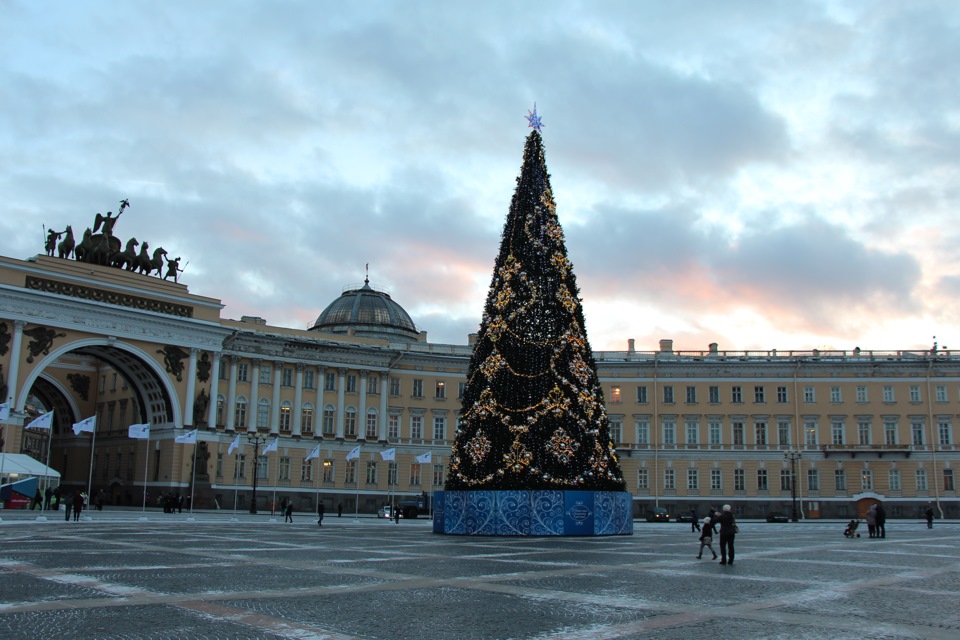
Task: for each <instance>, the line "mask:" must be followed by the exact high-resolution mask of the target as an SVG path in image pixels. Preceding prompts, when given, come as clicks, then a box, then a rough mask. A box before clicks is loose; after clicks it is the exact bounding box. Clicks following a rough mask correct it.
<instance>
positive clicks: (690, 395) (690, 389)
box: [687, 385, 697, 404]
mask: <svg viewBox="0 0 960 640" xmlns="http://www.w3.org/2000/svg"><path fill="white" fill-rule="evenodd" d="M696 402H697V388H696V387H695V386H693V385H687V404H695V403H696Z"/></svg>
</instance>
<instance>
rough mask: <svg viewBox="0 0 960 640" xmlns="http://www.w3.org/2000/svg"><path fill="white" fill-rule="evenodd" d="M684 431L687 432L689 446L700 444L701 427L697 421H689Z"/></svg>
mask: <svg viewBox="0 0 960 640" xmlns="http://www.w3.org/2000/svg"><path fill="white" fill-rule="evenodd" d="M684 430H685V431H686V439H685V441H686V443H687V444H688V445H690V446H696V445H697V444H699V432H700V425H699V423H698V422H697V421H696V420H687V422H686V424H685V425H684Z"/></svg>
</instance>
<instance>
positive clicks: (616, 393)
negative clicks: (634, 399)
mask: <svg viewBox="0 0 960 640" xmlns="http://www.w3.org/2000/svg"><path fill="white" fill-rule="evenodd" d="M610 402H614V403H619V402H621V398H620V387H610Z"/></svg>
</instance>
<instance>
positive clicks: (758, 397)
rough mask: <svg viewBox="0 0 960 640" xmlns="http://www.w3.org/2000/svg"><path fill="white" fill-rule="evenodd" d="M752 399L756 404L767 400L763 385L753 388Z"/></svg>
mask: <svg viewBox="0 0 960 640" xmlns="http://www.w3.org/2000/svg"><path fill="white" fill-rule="evenodd" d="M753 401H754V403H756V404H763V403H764V402H766V401H767V399H766V393H765V392H764V390H763V387H760V386H757V387H754V388H753Z"/></svg>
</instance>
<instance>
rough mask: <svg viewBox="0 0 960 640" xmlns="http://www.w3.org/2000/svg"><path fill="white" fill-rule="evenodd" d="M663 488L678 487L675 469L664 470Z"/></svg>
mask: <svg viewBox="0 0 960 640" xmlns="http://www.w3.org/2000/svg"><path fill="white" fill-rule="evenodd" d="M663 488H664V489H668V490H669V489H676V488H677V480H676V474H675V473H674V471H673V469H664V470H663Z"/></svg>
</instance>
